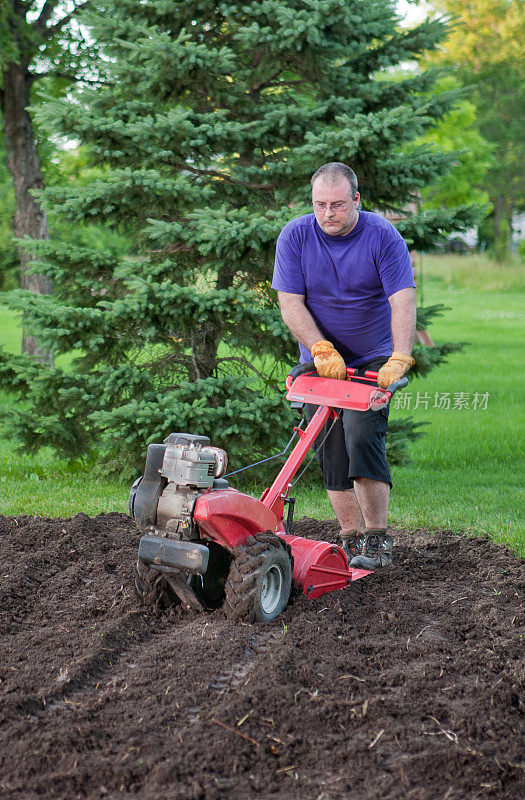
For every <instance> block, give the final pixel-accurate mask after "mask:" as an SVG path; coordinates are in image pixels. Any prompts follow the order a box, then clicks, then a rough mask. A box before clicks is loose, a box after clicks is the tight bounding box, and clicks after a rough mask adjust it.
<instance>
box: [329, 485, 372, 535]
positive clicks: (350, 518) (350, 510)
mask: <svg viewBox="0 0 525 800" xmlns="http://www.w3.org/2000/svg"><path fill="white" fill-rule="evenodd" d="M365 480H366V479H365ZM354 485H355V483H354ZM327 492H328V499H329V500H330V503H331V504H332V508H333V509H334V511H335V516H336V517H337V521H338V522H339V525H340V526H341V530H342V531H357V532H358V533H362V532H363V531H364V529H365V519H363V514H362V513H361V508H360V504H359V503H358V501H357V497H356V492H354V490H353V489H347V490H346V491H344V492H336V491H334V490H333V489H327Z"/></svg>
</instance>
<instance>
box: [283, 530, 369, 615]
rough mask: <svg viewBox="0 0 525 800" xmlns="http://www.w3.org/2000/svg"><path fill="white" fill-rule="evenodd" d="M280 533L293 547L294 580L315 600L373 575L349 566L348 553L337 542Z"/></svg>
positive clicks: (304, 592) (367, 571)
mask: <svg viewBox="0 0 525 800" xmlns="http://www.w3.org/2000/svg"><path fill="white" fill-rule="evenodd" d="M279 536H280V537H281V539H284V540H285V542H286V543H287V544H289V545H290V547H291V550H292V556H293V561H294V566H293V580H294V583H295V584H296V585H297V586H299V587H300V588H301V590H302V592H303V594H305V595H306V596H307V597H309V598H310V599H312V600H313V599H315V598H316V597H321V595H323V594H326V593H327V592H333V591H335V590H336V589H344V587H345V586H348V584H349V583H351V582H352V581H356V580H358V579H359V578H364V577H365V575H370V571H369V570H366V569H353V568H352V567H349V566H348V560H347V558H346V555H345V553H344V552H343V550H342V549H341V548H340V547H338V546H337V545H335V544H330V542H318V541H315V540H314V539H305V538H304V537H303V536H287V535H285V534H279Z"/></svg>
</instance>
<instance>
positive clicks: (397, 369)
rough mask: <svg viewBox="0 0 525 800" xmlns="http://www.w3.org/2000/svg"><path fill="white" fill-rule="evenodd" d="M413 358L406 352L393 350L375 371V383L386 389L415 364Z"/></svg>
mask: <svg viewBox="0 0 525 800" xmlns="http://www.w3.org/2000/svg"><path fill="white" fill-rule="evenodd" d="M415 363H416V362H415V360H414V359H413V358H412V356H409V355H408V353H401V352H400V351H399V350H395V351H394V352H393V353H392V355H391V356H390V358H389V359H388V361H387V362H386V364H383V366H382V367H381V369H380V370H379V372H378V373H377V383H378V385H379V386H380V387H381V389H387V388H388V387H389V386H390V384H391V383H394V381H398V380H399V379H400V378H402V377H403V375H404V374H405V372H408V370H409V369H410V367H412V366H413V365H414V364H415Z"/></svg>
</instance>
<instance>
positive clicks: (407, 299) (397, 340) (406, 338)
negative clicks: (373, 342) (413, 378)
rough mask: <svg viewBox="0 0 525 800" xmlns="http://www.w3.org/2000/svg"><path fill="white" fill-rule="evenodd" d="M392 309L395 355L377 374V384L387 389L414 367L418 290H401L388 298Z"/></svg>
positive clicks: (393, 354) (410, 288)
mask: <svg viewBox="0 0 525 800" xmlns="http://www.w3.org/2000/svg"><path fill="white" fill-rule="evenodd" d="M388 301H389V303H390V308H391V309H392V344H393V353H392V355H391V356H390V358H389V359H388V361H387V362H386V364H383V366H382V367H381V369H380V370H379V372H378V374H377V382H378V384H379V386H381V388H382V389H386V388H387V387H388V386H390V384H391V383H393V382H394V381H398V380H399V379H400V378H402V377H403V375H404V374H405V372H408V370H409V369H410V367H412V366H413V365H414V363H415V362H414V359H413V358H412V356H411V355H410V353H411V352H412V348H413V346H414V337H415V334H416V290H415V289H413V288H412V287H409V288H407V289H400V290H399V292H394V294H391V295H390V297H389V298H388Z"/></svg>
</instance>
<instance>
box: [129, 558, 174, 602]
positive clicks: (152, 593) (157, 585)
mask: <svg viewBox="0 0 525 800" xmlns="http://www.w3.org/2000/svg"><path fill="white" fill-rule="evenodd" d="M135 592H136V594H137V597H138V598H139V600H140V601H141V603H142V604H143V605H145V606H148V608H152V607H157V608H161V609H167V608H171V607H172V606H176V605H178V604H179V603H180V599H179V597H178V596H177V594H176V593H175V592H174V591H173V589H172V588H171V586H170V584H169V581H168V579H167V578H166V575H165V574H164V573H163V572H161V571H160V570H158V569H155V568H154V567H150V565H149V564H145V563H144V561H141V560H140V559H139V560H138V561H137V563H136V565H135Z"/></svg>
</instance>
